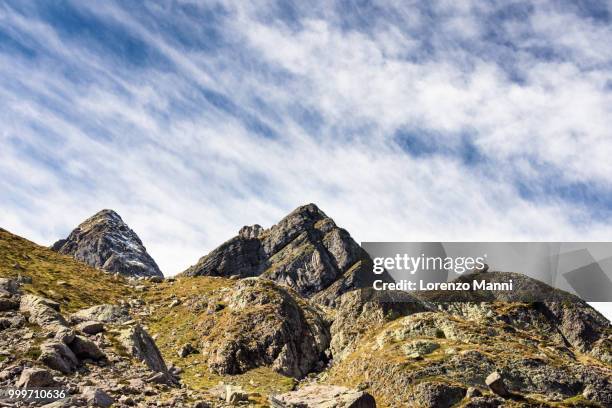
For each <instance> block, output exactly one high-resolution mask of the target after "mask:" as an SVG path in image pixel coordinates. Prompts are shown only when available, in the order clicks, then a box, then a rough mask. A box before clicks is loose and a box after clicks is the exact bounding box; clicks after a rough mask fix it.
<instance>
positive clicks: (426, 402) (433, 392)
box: [411, 381, 466, 408]
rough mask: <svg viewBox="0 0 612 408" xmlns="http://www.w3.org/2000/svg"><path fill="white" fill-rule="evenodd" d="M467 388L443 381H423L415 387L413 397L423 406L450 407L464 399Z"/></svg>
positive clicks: (430, 407)
mask: <svg viewBox="0 0 612 408" xmlns="http://www.w3.org/2000/svg"><path fill="white" fill-rule="evenodd" d="M465 392H466V389H465V388H463V387H459V386H455V385H450V384H446V383H441V382H434V381H431V382H421V383H419V384H417V385H416V386H415V387H414V388H413V395H412V396H411V399H412V400H413V401H414V404H415V406H418V407H423V408H448V407H451V406H453V405H455V404H456V403H458V402H459V401H461V400H462V399H463V397H464V396H465Z"/></svg>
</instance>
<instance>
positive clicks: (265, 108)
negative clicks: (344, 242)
mask: <svg viewBox="0 0 612 408" xmlns="http://www.w3.org/2000/svg"><path fill="white" fill-rule="evenodd" d="M610 12H611V4H610V2H604V1H571V2H570V1H561V0H555V1H545V0H543V1H537V2H525V1H516V2H508V1H500V2H496V1H474V2H471V1H461V2H457V1H450V0H439V1H438V0H436V1H421V2H418V1H417V2H411V1H393V0H389V1H379V2H369V1H339V2H327V1H322V2H316V1H299V2H282V1H254V2H244V1H235V2H233V1H225V2H216V1H203V2H191V1H174V2H168V1H160V2H136V1H121V2H119V1H117V2H112V1H104V2H102V1H100V2H82V1H74V2H70V1H53V2H42V1H41V2H29V1H24V0H19V1H10V0H9V1H4V2H2V4H0V106H1V107H2V108H1V109H0V120H1V123H2V126H1V128H0V189H1V190H2V194H1V195H0V214H1V216H0V225H1V226H2V227H4V228H7V229H9V230H11V231H12V232H15V233H17V234H20V235H23V236H25V237H28V238H30V239H32V240H34V241H36V242H39V243H42V244H50V243H52V242H53V241H55V240H56V239H58V238H60V237H64V236H66V235H67V234H68V232H69V231H70V230H71V229H72V228H73V227H74V226H76V225H77V224H78V223H79V222H80V221H82V220H83V219H85V218H86V217H88V216H89V215H91V214H93V213H94V212H96V211H98V210H100V209H102V208H113V209H115V210H117V211H118V212H119V213H120V214H121V215H122V217H123V218H124V219H125V220H126V221H127V222H128V223H129V224H130V226H131V227H132V228H133V229H134V230H136V232H137V233H138V234H139V235H140V236H141V238H142V239H143V241H144V243H145V245H146V246H147V248H148V249H149V251H150V252H151V254H152V255H153V256H154V258H155V259H156V260H157V261H158V263H159V264H160V267H161V268H162V270H163V271H164V272H165V273H166V274H174V273H176V272H179V271H181V270H183V269H185V268H186V267H187V266H189V265H190V264H192V263H194V262H195V261H196V260H197V258H198V257H200V256H201V255H203V254H205V253H207V252H208V251H209V250H210V249H212V248H214V247H215V246H217V245H218V244H220V243H221V242H223V241H225V240H226V239H228V238H230V237H231V236H233V235H235V234H236V232H237V231H238V229H239V228H240V227H241V226H242V225H244V224H253V223H259V224H261V225H263V226H269V225H271V224H272V223H274V222H275V221H277V220H278V219H279V218H280V217H282V216H283V215H285V214H286V213H288V212H289V211H291V210H292V209H293V208H295V207H297V206H298V205H301V204H304V203H308V202H315V203H317V204H319V206H320V207H321V208H322V209H323V210H324V211H325V212H327V213H328V215H330V216H332V217H333V218H334V219H335V220H336V221H337V223H338V224H339V225H341V226H343V227H345V228H347V229H348V230H349V231H350V232H351V233H352V235H353V236H354V237H355V238H356V239H357V240H359V241H375V240H384V241H391V240H397V241H408V240H416V241H425V240H434V241H450V240H462V241H467V240H480V241H484V240H496V241H498V240H502V241H506V240H559V241H572V240H610V235H611V231H612V228H611V227H612V225H610V224H611V223H612V219H611V209H612V183H611V180H612V179H611V175H612V160H611V159H610V158H611V157H612V133H611V129H612V43H611V42H610V41H609V40H610V38H612V27H611V25H610V18H611V15H610Z"/></svg>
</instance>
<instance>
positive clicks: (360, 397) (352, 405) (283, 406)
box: [269, 385, 376, 408]
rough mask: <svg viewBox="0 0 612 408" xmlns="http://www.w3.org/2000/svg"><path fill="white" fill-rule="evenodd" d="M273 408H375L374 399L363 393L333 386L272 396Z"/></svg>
mask: <svg viewBox="0 0 612 408" xmlns="http://www.w3.org/2000/svg"><path fill="white" fill-rule="evenodd" d="M269 402H270V405H271V406H272V407H273V408H375V407H376V402H375V400H374V397H372V396H371V395H370V394H368V393H367V392H364V391H357V390H351V389H349V388H346V387H339V386H335V385H310V386H306V387H303V388H301V389H299V390H297V391H291V392H287V393H285V394H279V395H273V396H270V398H269Z"/></svg>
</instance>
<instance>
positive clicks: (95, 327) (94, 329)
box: [76, 320, 104, 336]
mask: <svg viewBox="0 0 612 408" xmlns="http://www.w3.org/2000/svg"><path fill="white" fill-rule="evenodd" d="M76 328H77V330H79V331H80V332H82V333H85V334H88V335H90V336H92V335H94V334H98V333H101V332H103V331H104V325H103V324H102V323H101V322H96V321H92V320H88V321H85V322H82V323H79V324H78V325H77V326H76Z"/></svg>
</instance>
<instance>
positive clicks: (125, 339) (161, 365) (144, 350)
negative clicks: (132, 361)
mask: <svg viewBox="0 0 612 408" xmlns="http://www.w3.org/2000/svg"><path fill="white" fill-rule="evenodd" d="M119 341H120V342H121V344H122V345H123V346H124V347H125V348H126V349H127V350H128V352H129V353H130V354H131V355H132V356H134V357H136V358H138V359H139V360H140V361H142V362H144V363H145V364H146V365H147V367H149V368H150V369H151V370H153V371H156V372H162V373H167V372H168V368H167V366H166V363H165V362H164V359H163V357H162V355H161V353H160V352H159V349H158V348H157V345H156V344H155V341H154V340H153V339H152V338H151V336H150V335H149V333H147V331H146V330H145V329H143V328H142V326H141V325H140V324H136V325H134V326H131V327H129V328H127V329H124V330H122V331H121V333H120V335H119Z"/></svg>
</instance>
